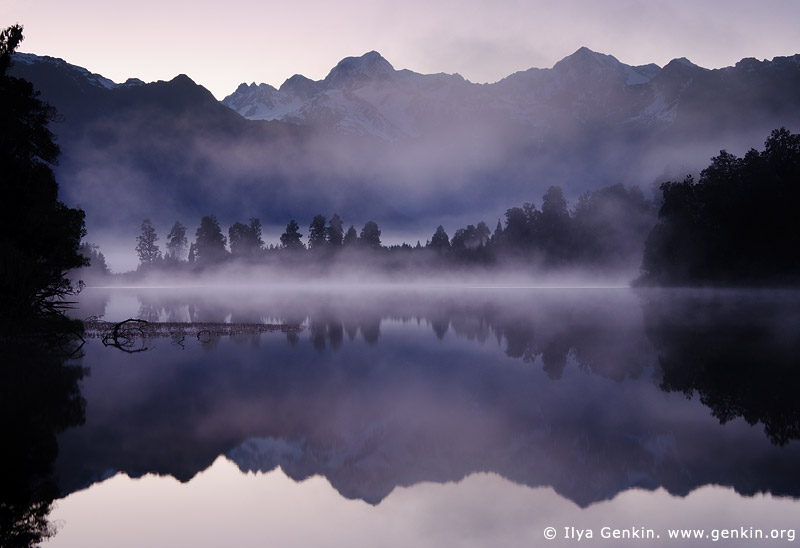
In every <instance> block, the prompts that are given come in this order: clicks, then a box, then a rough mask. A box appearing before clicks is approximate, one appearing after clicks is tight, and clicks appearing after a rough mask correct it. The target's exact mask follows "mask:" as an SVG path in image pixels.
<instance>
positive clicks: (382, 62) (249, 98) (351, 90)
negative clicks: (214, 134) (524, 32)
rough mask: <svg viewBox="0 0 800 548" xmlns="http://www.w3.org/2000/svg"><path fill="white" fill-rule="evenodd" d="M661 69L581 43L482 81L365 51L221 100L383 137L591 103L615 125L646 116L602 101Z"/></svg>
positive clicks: (535, 120)
mask: <svg viewBox="0 0 800 548" xmlns="http://www.w3.org/2000/svg"><path fill="white" fill-rule="evenodd" d="M660 70H661V69H660V68H659V67H658V66H657V65H652V64H651V65H644V66H639V67H632V66H629V65H625V64H623V63H621V62H620V61H618V60H617V59H616V58H615V57H613V56H611V55H604V54H601V53H596V52H593V51H591V50H589V49H588V48H581V49H579V50H578V51H577V52H575V53H574V54H573V55H571V56H569V57H566V58H565V59H563V60H562V61H560V62H559V63H557V64H556V65H555V66H554V67H553V68H552V69H530V70H528V71H524V72H520V73H516V74H513V75H511V76H509V77H507V78H505V79H503V80H501V81H500V82H497V83H495V84H483V85H481V84H474V83H471V82H469V81H467V80H464V79H463V78H461V77H460V76H458V75H447V74H431V75H423V74H418V73H415V72H412V71H409V70H399V71H398V70H395V69H394V67H392V65H391V64H390V63H389V62H388V61H387V60H386V59H384V58H383V57H381V56H380V54H378V53H377V52H374V51H371V52H369V53H366V54H364V55H363V56H361V57H348V58H346V59H343V60H342V61H341V62H340V63H339V64H337V65H336V67H334V68H333V69H332V70H331V72H330V73H329V74H328V76H326V77H325V79H324V80H321V81H318V82H314V81H312V80H309V79H308V78H305V77H302V76H299V75H296V76H293V77H292V78H290V79H289V80H287V81H286V83H284V85H282V86H281V88H280V89H275V88H274V87H272V86H268V85H266V84H260V85H256V84H251V85H249V86H248V85H246V84H242V85H241V86H239V88H238V89H237V90H236V91H235V92H234V93H233V94H231V95H230V96H228V97H226V98H225V99H224V100H223V101H222V102H223V104H225V105H226V106H228V107H230V108H231V109H233V110H235V111H236V112H238V113H239V114H241V115H242V116H244V117H245V118H249V119H253V120H281V121H285V122H291V123H296V124H305V125H314V126H323V127H331V128H336V129H338V130H341V131H344V132H346V133H348V134H353V135H370V136H373V137H378V138H380V139H382V140H388V141H395V140H402V139H407V138H413V137H418V136H420V135H423V134H426V133H429V132H430V131H431V130H435V128H436V127H442V126H443V125H448V124H451V125H452V124H456V125H459V124H460V123H461V122H465V121H468V120H474V121H486V120H490V121H493V122H495V123H512V124H515V125H518V124H520V123H522V124H524V125H527V126H528V127H529V128H531V129H534V130H536V129H537V128H538V129H539V130H546V129H547V128H550V127H553V126H554V125H557V124H559V123H563V121H564V120H565V119H571V120H578V121H585V120H587V119H589V118H591V115H590V114H588V113H589V111H596V110H598V108H599V109H601V110H602V109H603V108H605V110H606V111H608V112H611V113H612V114H613V116H615V117H616V118H615V119H614V120H613V121H614V122H615V123H619V122H621V121H623V120H626V119H635V118H636V115H640V116H642V115H644V116H648V115H649V112H650V111H647V110H646V109H645V108H641V109H640V112H637V113H633V114H632V115H631V114H630V113H623V114H625V116H622V114H619V112H618V111H620V110H624V107H623V106H616V107H614V108H609V104H610V103H612V102H616V103H620V102H624V101H626V100H627V99H628V98H627V96H626V91H627V90H629V88H631V87H635V86H644V85H647V84H649V83H650V82H651V81H652V80H653V78H654V77H655V76H656V75H657V74H658V73H659V72H660ZM654 103H658V101H654ZM653 119H656V120H659V119H663V117H661V118H659V117H658V116H655V117H654V118H653Z"/></svg>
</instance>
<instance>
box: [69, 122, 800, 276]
mask: <svg viewBox="0 0 800 548" xmlns="http://www.w3.org/2000/svg"><path fill="white" fill-rule="evenodd" d="M660 191H661V196H660V197H659V199H658V200H657V201H658V202H660V204H661V205H660V210H659V211H658V218H657V222H656V215H655V209H656V208H655V207H654V204H653V202H651V201H650V200H647V199H646V198H645V197H644V195H643V194H642V193H641V191H640V190H639V189H638V188H636V187H631V188H628V187H625V186H623V185H619V184H618V185H613V186H609V187H605V188H601V189H599V190H595V191H592V192H587V193H585V194H583V195H582V196H580V198H579V199H578V201H577V203H576V204H575V205H574V207H572V208H570V207H569V204H568V203H567V200H566V199H565V197H564V194H563V192H562V190H561V188H560V187H558V186H552V187H550V188H549V189H548V190H547V192H546V193H545V194H544V196H543V197H542V201H541V208H537V207H536V205H535V204H534V203H525V204H523V205H522V206H521V207H512V208H510V209H508V210H507V211H506V212H505V215H504V218H503V219H498V220H497V224H496V225H495V227H494V228H493V229H492V228H490V226H489V225H487V223H486V222H484V221H480V222H478V223H476V224H474V225H473V224H470V225H468V226H466V227H464V228H459V229H458V230H456V231H455V232H454V233H453V234H452V235H450V234H448V233H447V232H446V231H445V229H444V228H443V226H442V225H439V226H438V227H437V228H436V229H435V230H433V231H432V234H431V236H430V238H428V239H427V240H426V242H425V243H424V244H422V243H421V242H419V241H417V242H416V244H415V245H411V244H408V243H403V244H400V245H390V246H386V245H384V244H383V243H382V240H381V237H382V231H381V228H380V227H379V226H378V224H377V223H376V222H374V221H368V222H367V223H365V224H364V225H363V227H361V228H360V229H357V228H356V227H355V226H354V225H350V226H349V227H348V228H347V229H345V226H346V224H345V223H344V221H343V220H342V219H341V218H340V217H339V215H337V214H335V213H334V214H333V216H332V217H330V218H327V217H326V216H325V215H323V214H319V215H316V216H314V217H313V219H311V222H310V223H309V225H308V228H307V230H304V228H303V227H301V225H300V224H299V223H298V222H297V220H295V219H292V220H290V221H289V222H288V223H287V225H286V229H285V231H284V232H283V234H281V236H280V238H279V242H278V243H275V244H270V245H267V244H265V242H264V239H263V236H262V232H261V223H260V220H259V219H258V218H251V219H249V220H248V221H247V222H235V223H234V224H233V225H231V226H230V227H229V228H228V231H227V235H226V234H225V233H224V232H223V229H222V227H221V226H220V223H219V222H218V220H217V219H216V217H214V216H212V215H209V216H205V217H203V218H202V219H201V220H200V226H199V227H198V228H197V229H196V231H195V233H194V236H195V238H194V241H193V242H191V243H190V242H189V238H188V236H187V234H188V229H187V228H186V227H185V226H184V225H183V224H181V223H180V222H175V224H174V225H173V226H172V229H171V230H170V232H169V234H168V235H167V238H166V246H165V251H164V252H163V253H162V250H161V248H160V246H159V237H158V235H157V234H156V230H155V229H154V227H153V224H152V223H151V221H150V220H145V221H143V223H142V225H141V234H140V235H139V236H138V237H137V238H136V251H137V253H138V256H139V260H140V268H139V272H140V273H142V272H152V271H160V270H169V271H174V270H176V269H177V270H178V271H181V272H186V273H190V272H198V271H202V270H204V269H206V268H209V267H214V266H219V265H223V264H241V263H246V264H249V265H258V264H270V265H282V266H287V265H288V266H290V267H292V268H294V267H296V266H305V267H307V269H308V270H307V272H309V273H312V274H314V273H317V274H319V273H325V272H326V271H329V270H330V269H331V268H332V267H333V266H334V265H337V264H339V263H337V262H336V261H335V259H336V256H337V255H338V254H340V253H344V254H345V255H344V257H346V260H345V262H346V263H347V264H350V265H358V264H362V263H367V264H373V265H378V266H381V267H382V268H383V269H384V271H385V272H399V273H403V272H405V271H406V270H407V269H410V268H420V267H432V268H435V269H447V268H449V267H465V266H466V267H470V266H474V267H486V268H491V267H494V266H507V265H510V264H513V265H515V266H522V267H523V268H525V267H527V268H530V269H531V271H546V270H548V269H552V270H556V271H558V270H561V269H572V268H574V269H579V270H581V271H583V272H586V273H590V274H592V273H603V272H626V273H629V274H631V275H633V274H634V273H635V272H636V271H637V269H640V272H641V275H640V276H639V277H638V279H637V280H636V283H638V284H642V285H664V286H696V285H741V286H745V285H753V286H762V285H774V286H780V285H795V284H797V283H798V282H799V281H800V251H798V250H800V227H799V226H797V223H798V222H799V221H798V219H799V218H800V217H798V215H797V214H796V213H797V211H800V136H798V135H795V134H792V133H790V132H789V131H787V130H786V129H779V130H775V131H773V132H772V134H771V135H770V136H769V138H768V139H767V141H766V144H765V149H764V150H763V151H762V152H759V151H756V150H750V151H749V152H748V153H747V154H746V155H745V156H744V157H743V158H737V157H736V156H734V155H732V154H730V153H728V152H726V151H724V150H723V151H721V153H720V154H719V156H717V157H714V158H712V161H711V164H710V165H709V166H708V167H707V168H706V169H704V170H703V171H702V172H701V174H700V177H699V180H698V181H697V182H695V181H694V179H693V178H692V177H691V176H689V177H687V178H686V179H685V180H684V181H682V182H666V183H663V184H662V185H661V187H660ZM356 251H359V253H358V255H357V256H356V255H354V254H352V253H354V252H356ZM364 251H366V253H363V252H364ZM347 253H351V254H352V255H347ZM83 254H84V256H85V257H87V258H90V259H92V263H93V264H94V265H95V266H94V272H95V273H96V274H103V273H108V269H107V268H106V266H105V259H104V258H103V256H102V253H100V251H99V250H98V249H97V248H96V247H92V246H84V248H83ZM91 276H92V274H91V272H86V273H85V277H91Z"/></svg>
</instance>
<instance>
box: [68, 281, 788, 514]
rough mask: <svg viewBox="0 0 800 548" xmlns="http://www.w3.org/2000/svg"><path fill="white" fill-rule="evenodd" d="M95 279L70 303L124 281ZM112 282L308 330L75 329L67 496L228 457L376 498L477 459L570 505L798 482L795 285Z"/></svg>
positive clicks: (204, 312) (192, 307)
mask: <svg viewBox="0 0 800 548" xmlns="http://www.w3.org/2000/svg"><path fill="white" fill-rule="evenodd" d="M96 291H97V292H96V293H95V294H94V295H90V300H87V301H86V302H85V303H84V307H83V309H82V310H88V311H89V312H90V313H91V312H95V313H100V312H102V311H104V310H105V309H106V307H107V306H108V308H111V309H113V308H114V306H116V305H114V303H113V302H109V301H113V300H114V299H115V298H117V297H118V296H119V294H120V293H119V292H120V291H121V290H118V292H117V293H116V294H115V293H108V294H105V295H103V294H101V293H100V292H99V290H96ZM127 291H128V292H129V293H128V302H136V303H137V306H138V309H137V310H128V311H125V312H126V313H128V314H130V315H134V316H138V317H141V318H144V319H148V320H162V321H176V320H182V321H195V322H196V321H229V322H230V321H234V322H269V323H276V322H277V323H281V322H283V323H291V324H295V323H299V324H302V325H303V326H304V327H305V328H304V329H303V330H302V331H300V332H299V333H297V332H291V333H286V334H275V333H265V334H252V335H244V336H233V337H222V338H215V339H214V340H213V341H211V342H210V343H208V344H201V343H199V342H195V343H194V344H192V345H186V347H185V348H183V349H182V348H180V347H177V346H175V345H173V344H170V341H169V340H164V341H160V342H159V341H153V342H152V343H151V344H150V346H152V349H151V350H149V351H148V352H147V353H144V354H139V355H125V354H123V353H120V352H115V351H114V350H113V349H108V348H103V347H102V346H100V345H98V344H89V345H87V348H86V358H85V365H87V366H88V367H89V368H90V369H91V371H92V375H91V377H90V378H88V379H86V381H85V382H84V395H85V396H86V398H87V400H88V402H89V403H88V406H87V421H86V426H85V427H83V428H80V429H75V430H71V431H68V432H66V433H65V434H64V435H63V436H62V438H61V445H62V452H61V456H60V458H59V461H58V471H59V474H60V476H61V478H62V488H63V490H64V492H65V493H69V492H72V491H74V490H76V489H80V488H82V487H86V486H88V485H90V484H92V483H93V482H95V481H98V480H100V479H103V478H105V477H107V476H108V475H109V474H111V473H114V472H116V471H123V472H125V473H127V474H128V475H130V476H132V477H138V476H141V475H144V474H147V473H156V474H168V475H171V476H174V477H176V478H177V479H179V480H180V481H187V480H189V479H191V478H192V477H193V476H194V475H196V474H197V473H198V472H199V471H201V470H204V469H205V468H207V467H208V466H210V465H211V463H212V462H214V460H215V459H216V458H217V457H218V456H220V455H226V456H227V457H228V458H229V459H231V460H232V461H234V462H235V463H236V464H237V465H238V466H239V467H240V468H241V469H242V470H243V471H246V470H258V471H267V470H272V469H274V468H275V467H277V466H280V467H281V468H282V469H283V470H284V471H285V472H286V473H287V474H288V475H289V476H290V477H292V478H293V479H296V480H302V479H305V478H308V477H311V476H314V475H323V476H324V477H326V478H327V479H328V480H329V481H330V482H331V484H332V485H333V486H334V487H335V488H336V489H337V490H338V491H339V492H340V493H341V494H342V495H344V496H345V497H348V498H357V499H362V500H365V501H367V502H370V503H372V504H377V503H379V502H380V501H382V500H383V499H384V498H385V497H386V496H387V495H388V494H389V493H390V492H392V490H393V489H395V488H396V487H398V486H410V485H414V484H416V483H418V482H422V481H434V482H440V483H441V482H447V481H455V480H460V479H462V478H464V477H465V476H468V475H470V474H472V473H475V472H486V471H488V472H495V473H497V474H500V475H501V476H503V477H505V478H508V479H510V480H512V481H514V482H517V483H521V484H524V485H529V486H550V487H552V488H554V489H555V490H556V491H557V492H558V493H560V494H562V495H563V496H566V497H568V498H569V499H571V500H573V501H574V502H576V503H577V504H579V505H581V506H586V505H588V504H590V503H592V502H595V501H599V500H604V499H608V498H611V497H614V496H615V495H617V494H618V493H620V492H622V491H625V490H627V489H630V488H632V487H643V488H646V489H655V488H658V487H663V488H665V489H666V490H667V491H669V492H670V493H673V494H681V495H685V494H687V493H689V492H690V491H692V490H693V489H696V488H698V487H700V486H703V485H708V484H718V485H724V486H732V487H734V488H735V489H736V490H737V491H738V492H739V493H743V494H753V493H757V492H769V493H773V494H777V495H789V496H793V497H797V496H800V471H798V469H797V467H796V463H797V462H800V458H798V457H800V448H798V443H797V441H796V440H797V437H798V436H797V428H798V414H797V412H798V411H797V404H796V399H795V398H792V397H791V395H792V394H796V393H797V388H798V384H800V383H799V382H798V376H799V375H798V370H797V367H796V366H795V365H796V356H797V348H798V332H797V327H796V326H798V325H800V322H799V321H797V320H798V318H797V314H798V312H797V311H798V307H797V306H796V305H797V296H796V295H795V294H794V293H780V294H775V293H769V292H767V293H764V292H762V293H759V294H757V295H755V296H753V295H749V296H748V295H746V294H740V293H737V292H715V293H696V292H676V291H651V292H645V293H638V294H637V293H635V292H633V291H631V290H569V291H558V290H535V291H532V290H527V291H523V290H496V291H489V290H482V291H481V290H473V291H444V290H439V291H431V292H410V293H409V292H404V293H396V294H391V293H384V292H374V293H364V294H360V293H354V292H347V293H341V294H330V293H324V292H319V293H313V292H311V293H307V294H304V295H298V294H291V295H281V294H279V293H269V292H264V293H259V294H255V295H254V294H252V293H242V294H241V295H237V294H235V293H226V294H223V295H212V296H198V295H196V294H191V293H188V292H187V293H181V292H175V291H168V290H150V291H145V290H140V291H134V292H133V293H131V292H132V291H133V290H127ZM86 293H90V292H89V291H87V292H86ZM131 294H134V295H135V296H136V299H135V301H133V300H131V299H130V295H131ZM117 310H118V313H122V312H123V311H122V310H121V309H119V308H117ZM122 315H125V314H122ZM122 315H121V316H119V317H117V318H108V319H110V320H119V319H122ZM90 342H91V341H90ZM287 342H288V344H287ZM672 392H679V393H675V394H673V393H672ZM695 392H697V393H699V394H700V398H699V401H698V399H697V398H693V399H687V398H686V397H684V394H685V395H689V396H691V395H692V394H693V393H695ZM706 406H708V407H706ZM709 407H710V408H711V411H709ZM712 415H713V416H712ZM739 416H741V417H744V419H746V421H747V422H749V423H751V424H757V426H756V427H751V426H749V425H748V424H747V423H746V422H745V421H742V420H734V419H735V418H736V417H739ZM715 417H716V418H715ZM717 419H720V420H721V421H722V422H724V423H726V424H725V426H724V427H720V426H719V422H720V421H718V420H717ZM765 433H766V435H765ZM770 442H773V443H770ZM774 444H777V445H774Z"/></svg>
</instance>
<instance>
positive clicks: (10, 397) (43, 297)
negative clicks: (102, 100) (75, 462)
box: [0, 25, 86, 548]
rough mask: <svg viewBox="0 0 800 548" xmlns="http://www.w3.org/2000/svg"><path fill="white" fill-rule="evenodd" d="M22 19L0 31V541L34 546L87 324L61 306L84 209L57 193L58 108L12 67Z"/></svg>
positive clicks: (77, 405)
mask: <svg viewBox="0 0 800 548" xmlns="http://www.w3.org/2000/svg"><path fill="white" fill-rule="evenodd" d="M21 41H22V27H20V26H19V25H15V26H13V27H10V28H8V29H5V30H3V31H0V188H1V189H2V197H3V198H2V200H0V356H2V358H1V359H0V439H2V440H3V445H4V447H5V448H6V449H5V450H4V451H2V452H0V546H3V547H9V548H10V547H17V546H19V547H28V546H35V545H39V543H41V542H42V541H43V540H45V539H47V538H49V537H51V536H52V535H54V534H55V531H56V526H55V525H54V524H53V523H50V522H49V521H48V514H49V512H50V510H51V508H52V507H53V501H54V500H55V498H56V497H58V496H59V495H60V491H59V484H58V480H57V478H56V476H55V475H54V473H53V462H54V461H55V458H56V455H57V454H58V442H57V435H58V434H60V433H61V432H63V431H64V430H66V429H68V428H70V427H73V426H77V425H79V424H81V423H83V421H84V409H85V402H84V400H83V398H82V396H81V393H80V386H79V382H80V380H81V379H82V378H83V376H84V374H85V371H84V370H83V368H82V367H80V366H78V365H76V364H75V363H70V362H71V361H72V360H74V359H76V358H77V357H79V354H80V348H81V344H82V338H81V335H82V333H83V324H82V323H81V322H79V321H73V320H69V319H68V318H67V317H66V316H65V315H64V313H63V312H64V308H65V307H66V306H68V304H69V303H68V302H66V300H65V299H66V298H68V296H69V295H71V294H73V293H74V288H72V287H71V284H70V281H69V279H68V278H67V277H66V273H67V272H68V271H69V270H70V269H74V268H76V267H80V266H83V265H85V264H86V259H85V258H84V257H85V255H82V254H81V253H79V245H80V241H81V238H82V237H83V236H84V235H85V230H84V221H83V219H84V214H83V211H81V210H79V209H72V208H69V207H67V206H66V205H64V204H63V203H61V202H60V201H59V200H58V184H57V183H56V180H55V176H54V175H53V170H52V166H53V165H55V163H56V161H57V159H58V156H59V152H60V151H59V147H58V145H57V144H56V142H55V139H54V137H53V134H52V132H51V131H50V130H49V129H48V125H49V123H50V122H51V121H53V120H54V119H55V118H56V112H55V110H54V109H53V108H52V107H50V106H49V105H47V104H46V103H44V102H42V101H41V100H40V99H39V94H38V92H36V91H35V90H34V89H33V86H32V85H31V84H30V82H27V81H26V80H23V79H20V78H14V77H12V76H9V75H8V69H9V67H10V66H11V61H12V59H11V54H12V53H13V52H14V50H15V49H16V48H17V46H18V45H19V43H20V42H21Z"/></svg>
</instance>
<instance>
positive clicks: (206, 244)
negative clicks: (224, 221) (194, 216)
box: [194, 215, 228, 264]
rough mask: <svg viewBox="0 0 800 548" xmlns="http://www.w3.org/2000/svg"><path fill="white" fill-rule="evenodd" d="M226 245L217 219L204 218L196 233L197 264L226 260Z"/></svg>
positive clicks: (210, 216) (208, 216)
mask: <svg viewBox="0 0 800 548" xmlns="http://www.w3.org/2000/svg"><path fill="white" fill-rule="evenodd" d="M226 243H227V241H226V239H225V236H223V235H222V229H220V227H219V222H218V221H217V218H216V217H214V216H213V215H207V216H205V217H203V218H202V219H200V226H199V227H198V229H197V231H196V232H195V250H194V252H195V262H197V263H200V264H211V263H217V262H220V261H222V260H224V259H225V258H226V257H227V256H228V251H227V250H226V249H225V244H226Z"/></svg>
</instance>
